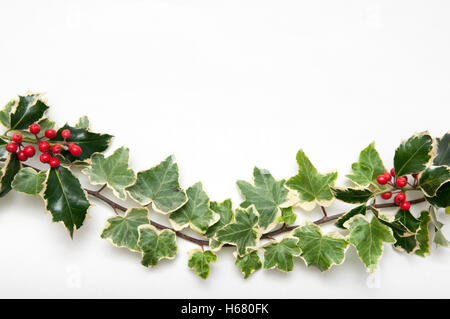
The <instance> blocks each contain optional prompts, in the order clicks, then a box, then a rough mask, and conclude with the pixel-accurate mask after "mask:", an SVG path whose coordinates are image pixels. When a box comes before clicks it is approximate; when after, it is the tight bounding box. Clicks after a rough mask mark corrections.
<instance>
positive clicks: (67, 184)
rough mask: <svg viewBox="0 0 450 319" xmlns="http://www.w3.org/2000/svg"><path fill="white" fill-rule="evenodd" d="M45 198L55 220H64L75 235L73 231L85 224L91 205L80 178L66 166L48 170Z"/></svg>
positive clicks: (71, 234) (70, 232) (71, 235)
mask: <svg viewBox="0 0 450 319" xmlns="http://www.w3.org/2000/svg"><path fill="white" fill-rule="evenodd" d="M43 198H44V200H45V203H46V205H45V207H46V209H47V211H49V212H50V213H51V214H52V216H53V221H54V222H62V223H63V224H64V226H65V227H66V228H67V230H68V231H69V234H70V237H73V231H74V230H76V229H79V228H80V227H81V226H82V225H83V222H84V219H85V218H86V215H87V212H88V210H89V208H90V207H91V203H90V202H89V200H88V197H87V193H86V192H85V191H84V190H83V188H82V187H81V184H80V181H79V180H78V178H76V177H75V176H74V175H73V174H72V172H71V171H70V170H69V169H68V168H65V167H64V166H60V167H59V168H57V169H56V168H52V169H50V170H48V173H47V180H46V182H45V186H44V193H43Z"/></svg>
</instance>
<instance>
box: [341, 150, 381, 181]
mask: <svg viewBox="0 0 450 319" xmlns="http://www.w3.org/2000/svg"><path fill="white" fill-rule="evenodd" d="M352 170H353V174H351V175H347V177H348V178H349V179H350V180H351V181H352V182H353V183H355V184H356V185H359V186H362V187H365V186H368V185H370V184H371V183H374V182H375V181H376V179H377V177H378V175H381V174H383V173H384V172H386V171H387V169H386V167H385V166H384V164H383V161H382V160H381V157H380V154H379V153H378V151H377V150H376V149H375V143H371V144H370V145H369V146H367V147H366V148H365V149H363V150H362V151H361V153H360V154H359V160H358V162H356V163H353V164H352Z"/></svg>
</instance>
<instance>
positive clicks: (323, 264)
mask: <svg viewBox="0 0 450 319" xmlns="http://www.w3.org/2000/svg"><path fill="white" fill-rule="evenodd" d="M292 235H293V236H294V237H297V238H298V239H299V240H298V246H299V247H300V249H301V257H302V258H303V260H305V262H306V264H307V265H308V266H316V267H317V268H319V269H320V271H322V272H323V271H327V270H328V269H330V268H331V267H332V266H333V265H340V264H342V263H343V262H344V258H345V251H346V250H347V247H348V243H347V241H346V240H345V238H344V237H342V236H341V235H340V234H339V233H329V234H327V235H323V234H322V231H321V229H320V227H319V226H317V225H315V224H313V223H311V222H305V223H304V224H303V225H302V226H300V227H298V228H296V229H295V230H294V231H293V233H292Z"/></svg>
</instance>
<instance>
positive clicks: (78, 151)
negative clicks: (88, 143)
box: [69, 144, 83, 157]
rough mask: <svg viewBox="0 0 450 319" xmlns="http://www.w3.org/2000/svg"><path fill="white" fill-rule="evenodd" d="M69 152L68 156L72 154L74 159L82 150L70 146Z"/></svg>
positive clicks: (75, 146) (76, 146) (74, 145)
mask: <svg viewBox="0 0 450 319" xmlns="http://www.w3.org/2000/svg"><path fill="white" fill-rule="evenodd" d="M69 152H70V154H72V155H73V156H75V157H78V156H80V155H81V153H83V150H82V149H81V147H79V146H78V145H76V144H73V145H70V147H69Z"/></svg>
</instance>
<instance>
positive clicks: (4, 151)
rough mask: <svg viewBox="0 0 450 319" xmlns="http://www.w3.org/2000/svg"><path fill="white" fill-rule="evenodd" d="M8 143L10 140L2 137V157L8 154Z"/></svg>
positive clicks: (0, 153)
mask: <svg viewBox="0 0 450 319" xmlns="http://www.w3.org/2000/svg"><path fill="white" fill-rule="evenodd" d="M7 144H8V142H6V141H4V140H2V139H1V138H0V157H5V156H6V155H7V154H8V151H7V150H6V145H7Z"/></svg>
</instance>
